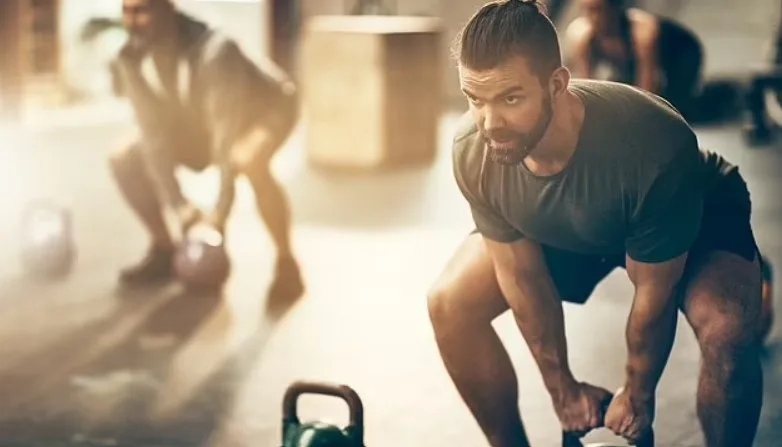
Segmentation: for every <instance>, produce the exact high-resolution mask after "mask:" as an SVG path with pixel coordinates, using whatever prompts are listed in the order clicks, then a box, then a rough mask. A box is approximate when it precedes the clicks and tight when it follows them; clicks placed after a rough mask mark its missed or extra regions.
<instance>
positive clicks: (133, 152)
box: [109, 143, 145, 180]
mask: <svg viewBox="0 0 782 447" xmlns="http://www.w3.org/2000/svg"><path fill="white" fill-rule="evenodd" d="M109 167H110V168H111V172H112V173H114V176H115V177H117V178H118V179H119V180H122V179H126V178H129V177H134V176H144V175H145V171H144V161H143V159H142V155H141V149H140V148H139V143H130V144H126V145H124V146H121V147H119V148H118V149H115V150H113V151H112V152H111V153H110V154H109Z"/></svg>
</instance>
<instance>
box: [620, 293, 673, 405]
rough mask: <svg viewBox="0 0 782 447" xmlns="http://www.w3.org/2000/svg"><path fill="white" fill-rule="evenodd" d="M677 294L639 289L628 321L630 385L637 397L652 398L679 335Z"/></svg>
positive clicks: (628, 378)
mask: <svg viewBox="0 0 782 447" xmlns="http://www.w3.org/2000/svg"><path fill="white" fill-rule="evenodd" d="M673 294H674V291H672V290H667V289H662V290H655V289H654V288H646V289H636V292H635V298H634V301H633V308H632V310H631V311H630V316H629V318H628V322H627V368H626V372H627V383H626V384H625V386H626V387H627V389H628V391H630V392H631V395H633V396H639V397H651V396H652V395H653V394H654V391H655V389H656V388H657V382H658V381H659V380H660V376H661V375H662V372H663V370H664V369H665V364H666V363H667V362H668V355H669V354H670V353H671V346H672V345H673V340H674V335H675V333H676V319H677V311H676V300H675V299H674V296H673Z"/></svg>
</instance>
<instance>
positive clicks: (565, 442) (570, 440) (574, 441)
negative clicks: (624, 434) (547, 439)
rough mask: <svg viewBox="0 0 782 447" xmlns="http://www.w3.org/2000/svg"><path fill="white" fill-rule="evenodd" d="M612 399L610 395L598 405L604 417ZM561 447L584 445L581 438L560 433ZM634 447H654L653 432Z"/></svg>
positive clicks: (579, 446) (582, 446) (650, 431)
mask: <svg viewBox="0 0 782 447" xmlns="http://www.w3.org/2000/svg"><path fill="white" fill-rule="evenodd" d="M613 399H614V396H613V394H612V395H610V396H609V397H607V398H606V399H605V400H604V401H602V402H601V403H600V406H601V407H602V409H603V415H604V416H605V414H606V412H607V411H608V406H609V405H611V401H612V400H613ZM562 447H584V444H583V443H582V442H581V438H580V437H579V436H577V435H574V434H572V433H567V432H562ZM635 447H654V431H653V430H651V429H650V430H649V432H648V433H647V434H646V436H644V437H643V438H641V439H640V440H639V441H638V442H637V443H636V444H635Z"/></svg>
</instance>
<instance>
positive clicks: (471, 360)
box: [429, 234, 529, 447]
mask: <svg viewBox="0 0 782 447" xmlns="http://www.w3.org/2000/svg"><path fill="white" fill-rule="evenodd" d="M506 310H508V305H507V303H506V302H505V299H504V297H503V296H502V293H501V292H500V289H499V285H498V284H497V279H496V277H495V274H494V266H493V265H492V261H491V259H490V258H489V255H488V253H487V252H486V249H485V247H484V244H483V240H482V237H481V236H480V235H478V234H472V235H470V236H468V237H467V239H466V240H465V241H464V242H463V243H462V245H461V246H460V247H459V249H458V250H457V252H456V254H455V255H454V256H453V258H452V259H451V261H450V262H449V264H448V265H447V267H446V268H445V271H444V272H443V273H442V274H441V275H440V277H439V278H438V279H437V281H436V283H435V284H434V286H433V287H432V289H431V291H430V292H429V315H430V318H431V321H432V325H433V327H434V333H435V337H436V340H437V346H438V348H439V350H440V355H441V356H442V358H443V362H444V364H445V367H446V369H447V370H448V374H449V375H450V376H451V379H452V380H453V382H454V384H455V385H456V389H457V390H458V392H459V394H460V395H461V397H462V399H464V401H465V403H466V404H467V407H468V408H469V409H470V411H471V412H472V414H473V416H474V417H475V419H476V420H477V421H478V424H479V425H480V427H481V429H482V430H483V433H484V434H485V435H486V437H487V438H488V439H489V442H490V444H491V445H492V446H494V447H510V446H513V447H525V446H528V445H529V442H528V440H527V436H526V433H525V431H524V427H523V425H522V423H521V416H520V414H519V409H518V387H517V382H516V374H515V372H514V370H513V366H512V365H511V361H510V358H509V357H508V353H507V352H506V351H505V348H504V347H503V345H502V342H501V341H500V338H499V337H498V336H497V333H496V332H495V331H494V328H493V327H492V325H491V322H492V321H493V320H494V319H495V318H496V317H497V316H499V315H500V314H502V313H503V312H505V311H506Z"/></svg>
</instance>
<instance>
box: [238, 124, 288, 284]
mask: <svg viewBox="0 0 782 447" xmlns="http://www.w3.org/2000/svg"><path fill="white" fill-rule="evenodd" d="M258 132H259V133H258V134H257V135H256V136H255V137H254V136H253V135H250V136H249V137H248V144H249V145H251V146H252V149H250V150H249V151H248V152H247V155H246V156H244V157H242V156H241V155H240V156H239V159H238V160H237V163H236V164H237V166H239V169H240V171H241V172H242V174H244V175H245V176H246V177H247V179H248V181H249V182H250V185H251V186H252V189H253V192H254V194H255V203H256V206H257V207H258V213H259V214H260V216H261V219H262V220H263V221H264V223H265V224H266V227H267V228H268V230H269V234H270V236H271V238H272V240H273V241H274V245H275V247H276V249H277V275H276V278H275V283H274V284H273V285H272V291H271V294H272V295H279V294H283V295H286V296H288V297H291V298H293V297H294V296H298V295H299V294H301V292H302V288H303V286H302V283H301V278H300V275H299V269H298V265H297V263H296V261H295V259H294V256H293V251H292V249H291V235H290V233H291V212H290V207H289V205H288V199H287V198H286V197H285V192H284V191H283V189H282V186H281V185H280V184H279V182H278V181H277V179H275V178H274V176H273V175H272V173H271V160H272V156H273V155H274V153H275V151H276V150H277V148H278V147H279V146H280V145H281V144H282V141H283V139H281V138H272V137H270V136H269V135H267V134H265V131H263V130H260V129H259V130H258ZM250 141H254V142H255V144H253V143H249V142H250Z"/></svg>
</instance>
